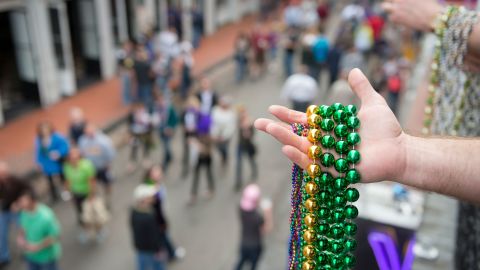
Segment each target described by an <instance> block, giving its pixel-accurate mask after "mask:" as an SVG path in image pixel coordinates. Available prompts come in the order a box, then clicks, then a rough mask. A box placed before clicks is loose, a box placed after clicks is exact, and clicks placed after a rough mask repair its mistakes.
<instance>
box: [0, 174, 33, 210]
mask: <svg viewBox="0 0 480 270" xmlns="http://www.w3.org/2000/svg"><path fill="white" fill-rule="evenodd" d="M27 188H28V184H27V182H26V181H24V180H22V179H19V178H16V177H14V176H10V177H8V178H7V179H5V180H3V181H1V180H0V210H1V211H5V212H7V211H10V208H11V207H12V204H13V203H14V202H15V201H16V200H17V199H18V198H19V197H20V194H21V193H22V192H23V191H24V190H25V189H27Z"/></svg>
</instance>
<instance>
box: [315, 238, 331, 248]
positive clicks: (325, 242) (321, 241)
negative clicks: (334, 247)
mask: <svg viewBox="0 0 480 270" xmlns="http://www.w3.org/2000/svg"><path fill="white" fill-rule="evenodd" d="M317 247H318V249H319V250H320V251H327V250H328V249H329V242H328V239H326V238H323V237H322V238H320V239H319V240H318V244H317Z"/></svg>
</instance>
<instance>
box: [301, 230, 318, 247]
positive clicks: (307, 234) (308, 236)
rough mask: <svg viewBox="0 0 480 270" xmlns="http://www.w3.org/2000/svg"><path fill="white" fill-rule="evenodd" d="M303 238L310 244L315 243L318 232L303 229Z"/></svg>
mask: <svg viewBox="0 0 480 270" xmlns="http://www.w3.org/2000/svg"><path fill="white" fill-rule="evenodd" d="M303 240H304V241H305V242H307V243H308V244H313V243H315V242H316V240H317V233H316V232H315V231H314V230H311V229H307V230H304V231H303Z"/></svg>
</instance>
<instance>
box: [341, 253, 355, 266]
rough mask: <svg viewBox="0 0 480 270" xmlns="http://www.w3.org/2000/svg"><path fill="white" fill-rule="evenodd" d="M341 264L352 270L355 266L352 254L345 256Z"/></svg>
mask: <svg viewBox="0 0 480 270" xmlns="http://www.w3.org/2000/svg"><path fill="white" fill-rule="evenodd" d="M343 264H344V265H345V266H347V267H350V268H352V267H353V266H355V257H354V256H353V255H352V254H346V255H345V257H344V258H343Z"/></svg>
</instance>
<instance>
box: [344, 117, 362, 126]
mask: <svg viewBox="0 0 480 270" xmlns="http://www.w3.org/2000/svg"><path fill="white" fill-rule="evenodd" d="M347 127H349V128H351V129H357V128H359V127H360V120H359V119H358V117H356V116H350V117H348V118H347Z"/></svg>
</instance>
